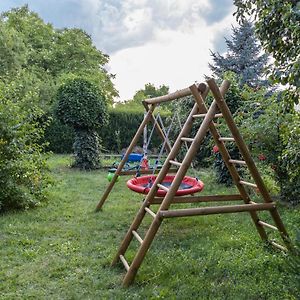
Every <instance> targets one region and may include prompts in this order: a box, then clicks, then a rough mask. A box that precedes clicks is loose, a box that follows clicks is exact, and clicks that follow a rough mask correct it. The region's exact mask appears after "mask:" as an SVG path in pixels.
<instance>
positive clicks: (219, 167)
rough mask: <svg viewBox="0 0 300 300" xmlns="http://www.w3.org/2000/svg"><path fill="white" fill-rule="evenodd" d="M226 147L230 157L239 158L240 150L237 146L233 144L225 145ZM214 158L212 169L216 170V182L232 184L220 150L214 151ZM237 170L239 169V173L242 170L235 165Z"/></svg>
mask: <svg viewBox="0 0 300 300" xmlns="http://www.w3.org/2000/svg"><path fill="white" fill-rule="evenodd" d="M226 148H227V150H228V152H229V155H230V157H231V158H232V159H238V160H240V159H241V155H240V152H239V150H238V148H237V147H236V146H235V145H230V144H228V145H226ZM214 156H215V160H214V169H215V171H216V181H217V183H221V184H225V185H226V186H230V185H232V177H231V175H230V173H229V171H228V169H227V167H226V165H225V163H224V160H223V158H222V155H221V154H220V152H219V151H218V152H216V153H215V155H214ZM237 170H238V171H239V173H240V174H241V172H242V168H238V166H237Z"/></svg>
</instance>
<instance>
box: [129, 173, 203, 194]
mask: <svg viewBox="0 0 300 300" xmlns="http://www.w3.org/2000/svg"><path fill="white" fill-rule="evenodd" d="M174 178H175V176H174V175H167V176H166V177H165V179H164V180H163V182H162V185H164V186H166V187H169V186H170V185H171V184H172V181H173V180H174ZM155 179H156V176H154V175H148V176H141V177H135V178H132V179H130V180H128V181H127V187H128V188H130V189H131V190H132V191H134V192H136V193H140V194H148V192H149V191H150V189H151V186H152V185H153V183H154V181H155ZM203 188H204V183H203V182H202V181H201V180H197V179H196V178H192V177H189V176H185V177H184V178H183V180H182V182H181V184H180V187H179V189H178V191H177V192H176V196H184V195H189V194H194V193H197V192H201V191H202V190H203ZM166 193H167V192H166V191H165V190H161V189H159V190H158V191H157V193H156V196H159V197H163V196H165V195H166Z"/></svg>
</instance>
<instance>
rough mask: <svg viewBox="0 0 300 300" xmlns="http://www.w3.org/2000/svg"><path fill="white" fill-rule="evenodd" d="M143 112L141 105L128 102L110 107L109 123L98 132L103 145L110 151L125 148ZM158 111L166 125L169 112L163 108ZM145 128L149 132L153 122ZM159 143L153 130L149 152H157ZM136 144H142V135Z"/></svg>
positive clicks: (141, 119) (138, 124) (160, 142)
mask: <svg viewBox="0 0 300 300" xmlns="http://www.w3.org/2000/svg"><path fill="white" fill-rule="evenodd" d="M144 112H145V110H144V109H143V107H142V105H139V106H135V105H131V104H130V102H129V103H126V104H118V105H116V107H115V108H110V109H109V123H108V124H107V125H106V126H104V127H103V128H102V130H101V133H100V136H101V139H102V141H103V147H104V148H105V149H106V150H108V151H110V152H120V151H121V150H123V149H125V148H127V147H128V146H129V144H130V142H131V140H132V139H133V137H134V135H135V133H136V131H137V129H138V128H139V126H140V124H141V123H142V121H143V118H144ZM159 113H160V116H161V118H162V120H163V122H164V124H165V126H168V117H169V113H168V112H167V111H164V110H160V111H159ZM147 128H148V133H149V134H150V132H151V130H152V128H153V123H152V122H150V123H149V125H148V126H147ZM148 138H149V136H148ZM161 144H162V140H161V138H160V137H159V136H158V134H157V132H156V131H155V132H154V133H153V135H152V138H151V141H150V142H149V149H148V150H149V153H150V152H151V151H152V152H157V148H160V147H161ZM137 145H139V146H142V145H143V136H141V138H140V139H139V141H138V143H137Z"/></svg>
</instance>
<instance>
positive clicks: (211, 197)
mask: <svg viewBox="0 0 300 300" xmlns="http://www.w3.org/2000/svg"><path fill="white" fill-rule="evenodd" d="M163 199H164V198H163V197H155V198H154V199H153V200H152V201H151V204H160V203H161V202H162V200H163ZM238 200H243V197H242V196H241V195H240V194H234V195H208V196H180V197H179V196H178V197H174V198H173V201H172V203H197V202H218V201H238Z"/></svg>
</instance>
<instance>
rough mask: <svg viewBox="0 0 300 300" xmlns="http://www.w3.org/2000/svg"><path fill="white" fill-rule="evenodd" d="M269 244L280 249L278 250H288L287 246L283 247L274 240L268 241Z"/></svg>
mask: <svg viewBox="0 0 300 300" xmlns="http://www.w3.org/2000/svg"><path fill="white" fill-rule="evenodd" d="M269 242H270V244H271V245H273V246H274V247H276V248H278V249H280V250H283V251H288V250H287V248H285V247H284V246H282V245H279V244H277V243H275V242H274V241H269Z"/></svg>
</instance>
